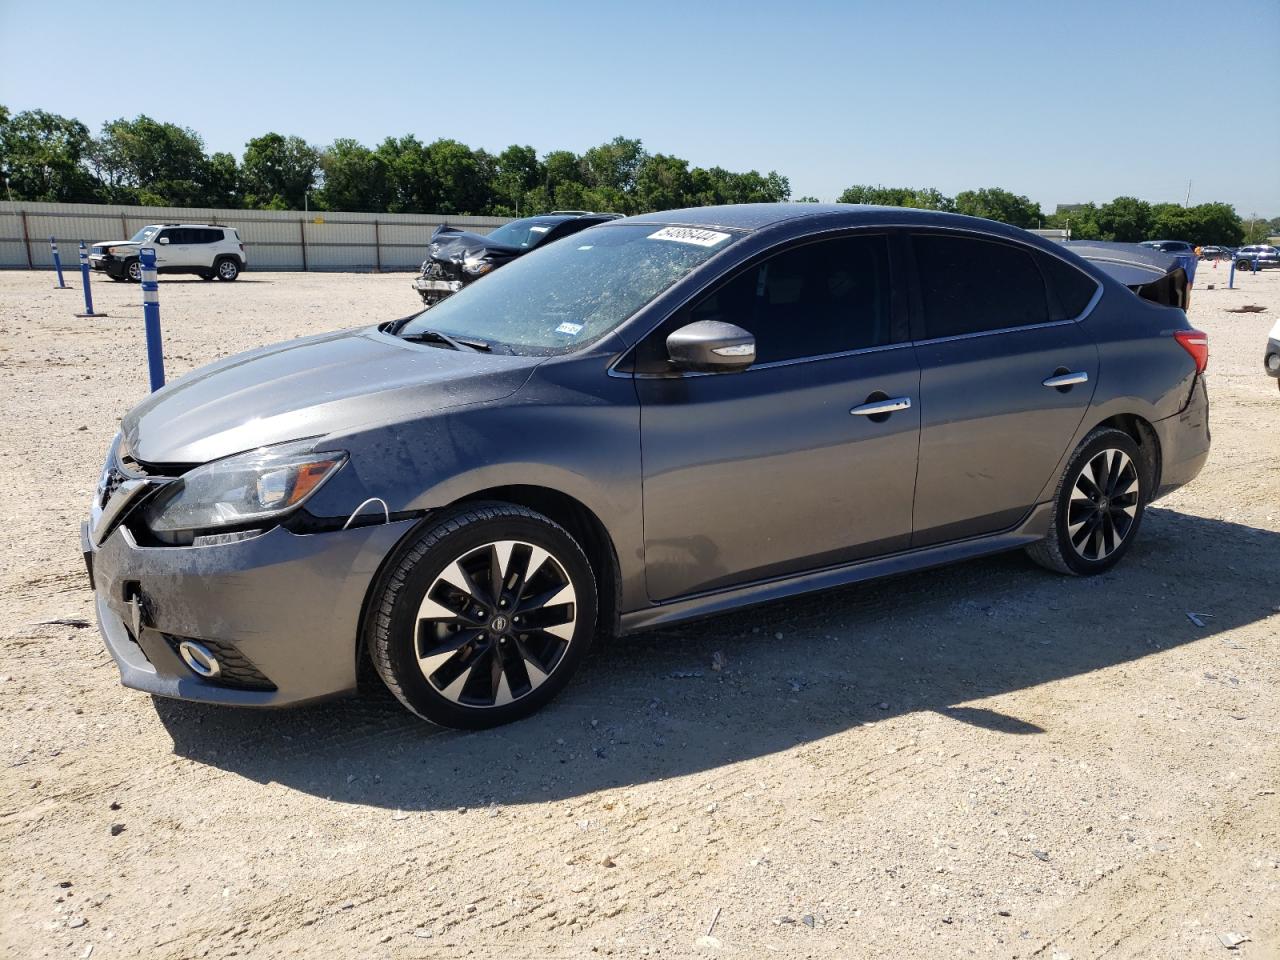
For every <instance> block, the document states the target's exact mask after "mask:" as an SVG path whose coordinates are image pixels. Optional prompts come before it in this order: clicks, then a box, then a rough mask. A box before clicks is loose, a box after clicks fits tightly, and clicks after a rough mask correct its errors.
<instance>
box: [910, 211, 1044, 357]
mask: <svg viewBox="0 0 1280 960" xmlns="http://www.w3.org/2000/svg"><path fill="white" fill-rule="evenodd" d="M911 242H912V246H913V248H914V250H915V255H916V271H917V273H918V275H919V277H920V297H921V301H922V306H923V308H924V339H926V340H933V339H936V338H938V337H957V336H963V335H965V334H970V333H985V332H987V331H990V330H1002V329H1005V328H1008V327H1024V326H1029V325H1031V324H1036V323H1047V322H1048V320H1049V304H1048V299H1047V297H1046V294H1045V285H1044V278H1043V277H1042V276H1041V274H1040V270H1039V268H1038V267H1037V266H1036V263H1035V260H1033V259H1032V257H1031V254H1030V252H1029V251H1027V250H1024V249H1022V248H1020V247H1015V246H1012V245H1010V244H1007V243H998V242H995V241H991V240H979V239H976V238H973V237H956V236H943V235H941V234H919V235H916V236H914V237H912V238H911Z"/></svg>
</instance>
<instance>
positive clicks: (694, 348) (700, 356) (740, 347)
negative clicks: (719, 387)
mask: <svg viewBox="0 0 1280 960" xmlns="http://www.w3.org/2000/svg"><path fill="white" fill-rule="evenodd" d="M667 356H668V357H670V359H671V363H672V364H673V365H674V366H676V367H678V368H679V369H681V370H700V371H705V372H708V373H716V372H718V373H731V372H733V371H735V370H745V369H747V367H749V366H751V364H753V363H754V362H755V359H756V338H755V337H753V336H752V335H751V334H749V333H747V331H745V330H743V329H742V328H741V327H738V326H734V325H733V324H732V323H722V322H720V321H719V320H698V321H697V322H695V323H690V324H687V325H686V326H683V327H681V328H680V329H679V330H676V331H675V332H673V333H672V334H671V335H670V336H668V337H667Z"/></svg>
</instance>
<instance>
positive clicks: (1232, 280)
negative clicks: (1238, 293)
mask: <svg viewBox="0 0 1280 960" xmlns="http://www.w3.org/2000/svg"><path fill="white" fill-rule="evenodd" d="M1235 288H1236V258H1235V257H1232V258H1231V272H1230V273H1229V274H1227V289H1228V290H1234V289H1235Z"/></svg>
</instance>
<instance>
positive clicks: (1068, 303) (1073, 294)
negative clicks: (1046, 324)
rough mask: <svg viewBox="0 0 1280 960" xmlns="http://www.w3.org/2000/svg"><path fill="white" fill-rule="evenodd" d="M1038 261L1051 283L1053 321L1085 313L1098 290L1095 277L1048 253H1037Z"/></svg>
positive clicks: (1051, 314) (1046, 278)
mask: <svg viewBox="0 0 1280 960" xmlns="http://www.w3.org/2000/svg"><path fill="white" fill-rule="evenodd" d="M1036 259H1037V260H1039V261H1040V269H1041V270H1043V271H1044V276H1045V280H1047V281H1048V283H1049V292H1050V297H1049V308H1050V316H1051V319H1053V320H1071V319H1073V318H1075V317H1078V316H1080V314H1082V313H1084V308H1085V307H1087V306H1088V305H1089V301H1090V300H1092V299H1093V295H1094V294H1095V293H1096V292H1097V290H1098V284H1097V282H1096V281H1095V280H1094V279H1093V277H1091V276H1089V275H1088V274H1086V273H1084V272H1082V271H1081V270H1079V269H1078V268H1076V267H1073V266H1071V264H1069V263H1066V262H1064V261H1062V260H1059V259H1058V258H1057V257H1054V256H1050V255H1049V254H1047V253H1037V254H1036Z"/></svg>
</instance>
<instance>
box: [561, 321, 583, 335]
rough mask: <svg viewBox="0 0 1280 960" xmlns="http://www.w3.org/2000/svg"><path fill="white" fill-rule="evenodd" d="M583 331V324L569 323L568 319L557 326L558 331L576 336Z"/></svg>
mask: <svg viewBox="0 0 1280 960" xmlns="http://www.w3.org/2000/svg"><path fill="white" fill-rule="evenodd" d="M581 332H582V324H580V323H569V321H567V320H566V321H565V322H564V323H562V324H560V326H558V327H556V333H567V334H568V335H569V336H571V337H576V336H577V335H578V334H580V333H581Z"/></svg>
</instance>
